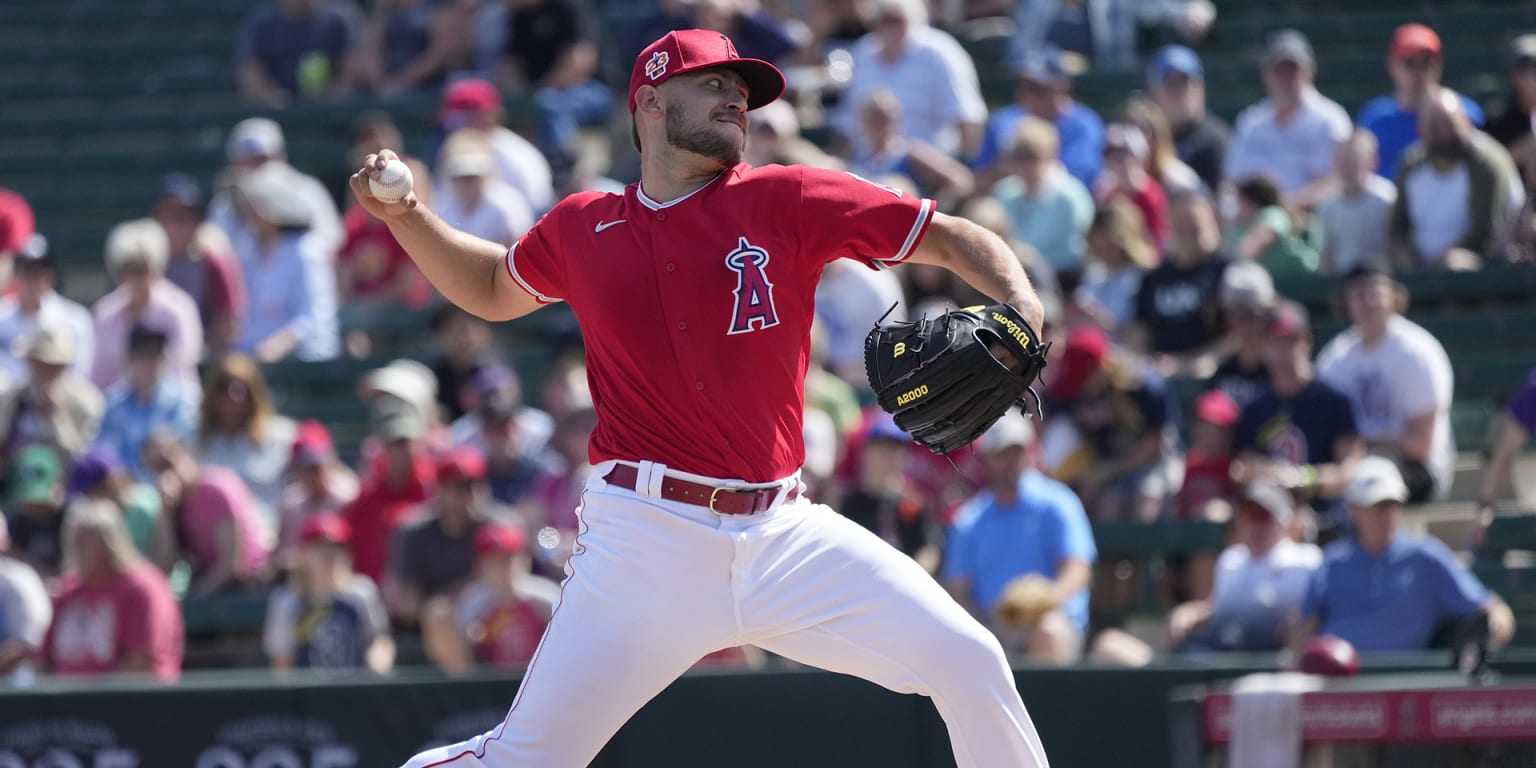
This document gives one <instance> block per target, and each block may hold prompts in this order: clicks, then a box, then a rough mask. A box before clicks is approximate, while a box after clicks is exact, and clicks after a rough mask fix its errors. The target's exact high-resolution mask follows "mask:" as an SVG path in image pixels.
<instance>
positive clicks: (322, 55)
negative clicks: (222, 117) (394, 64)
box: [235, 0, 358, 107]
mask: <svg viewBox="0 0 1536 768" xmlns="http://www.w3.org/2000/svg"><path fill="white" fill-rule="evenodd" d="M357 22H358V18H357V13H356V8H355V7H353V6H352V4H350V3H347V2H344V1H343V0H272V2H267V3H263V4H261V5H259V6H257V7H255V8H253V9H252V10H251V12H250V13H249V14H248V15H247V16H246V17H245V23H243V24H242V25H241V26H240V36H239V38H238V39H237V40H236V41H235V65H236V76H237V79H238V80H239V82H240V93H241V95H243V96H245V98H247V99H250V100H251V101H253V102H255V103H257V104H259V105H261V106H264V107H284V106H287V105H288V103H289V102H291V101H293V99H294V97H295V96H305V97H310V98H315V97H320V96H326V97H331V98H334V97H337V96H341V95H343V94H345V93H347V91H349V90H350V89H351V88H352V83H353V80H354V77H353V73H352V71H351V69H352V68H351V66H350V63H349V62H350V61H351V58H352V49H353V46H355V45H356V43H357Z"/></svg>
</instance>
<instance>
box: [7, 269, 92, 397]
mask: <svg viewBox="0 0 1536 768" xmlns="http://www.w3.org/2000/svg"><path fill="white" fill-rule="evenodd" d="M45 325H46V326H49V327H53V328H68V329H69V331H70V333H71V334H73V336H74V342H75V362H74V365H72V366H71V367H72V368H74V370H75V372H76V373H78V374H80V375H81V376H84V377H86V378H90V375H91V364H92V362H93V361H94V360H95V359H96V341H95V340H96V331H95V328H94V325H95V324H94V323H93V322H92V320H91V312H90V310H88V309H86V308H85V307H82V306H80V305H79V304H76V303H75V302H73V301H70V300H69V299H66V298H64V297H63V296H60V295H59V294H58V293H56V292H51V291H50V292H49V293H48V295H46V296H44V297H43V300H42V303H41V304H40V306H39V307H38V310H37V314H33V315H29V314H27V313H25V312H23V311H22V309H21V302H19V301H17V300H16V298H15V297H14V296H13V297H9V298H5V299H0V370H3V371H4V372H6V373H8V374H11V378H13V379H14V380H16V381H26V380H27V378H28V376H27V361H25V360H22V359H21V358H19V357H17V356H16V354H15V352H14V351H13V350H12V345H13V344H14V343H15V341H16V340H17V339H19V338H22V337H24V336H28V335H30V334H31V333H32V332H33V331H36V330H37V329H38V328H39V327H41V326H45Z"/></svg>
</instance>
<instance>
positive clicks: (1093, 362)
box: [1047, 325, 1109, 400]
mask: <svg viewBox="0 0 1536 768" xmlns="http://www.w3.org/2000/svg"><path fill="white" fill-rule="evenodd" d="M1066 346H1067V348H1066V351H1065V352H1063V353H1062V355H1061V362H1060V363H1058V364H1056V365H1054V366H1052V367H1053V368H1055V369H1056V376H1055V378H1053V379H1051V386H1050V387H1049V389H1048V390H1047V391H1048V392H1049V393H1050V395H1051V397H1053V398H1055V399H1056V400H1071V399H1072V398H1074V397H1077V393H1079V392H1081V391H1082V390H1083V385H1085V384H1087V383H1088V379H1090V378H1092V377H1093V375H1094V374H1095V373H1098V372H1099V369H1100V368H1102V367H1103V366H1104V358H1105V357H1106V356H1108V354H1109V336H1108V335H1107V334H1105V333H1104V331H1103V330H1101V329H1099V328H1098V327H1097V326H1092V325H1080V326H1078V327H1076V328H1073V329H1072V332H1071V333H1070V334H1068V335H1067V345H1066Z"/></svg>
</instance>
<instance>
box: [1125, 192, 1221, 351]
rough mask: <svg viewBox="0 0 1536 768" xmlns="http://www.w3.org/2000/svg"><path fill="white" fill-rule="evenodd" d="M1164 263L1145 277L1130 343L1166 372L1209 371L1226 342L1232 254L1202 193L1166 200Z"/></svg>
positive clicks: (1182, 195) (1142, 280) (1209, 204)
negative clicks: (1224, 306) (1225, 282)
mask: <svg viewBox="0 0 1536 768" xmlns="http://www.w3.org/2000/svg"><path fill="white" fill-rule="evenodd" d="M1168 225H1169V227H1168V231H1169V234H1168V247H1167V249H1166V251H1165V252H1164V254H1163V256H1164V260H1163V263H1161V264H1159V265H1157V266H1156V267H1154V268H1153V269H1151V270H1150V271H1148V272H1147V273H1146V274H1145V275H1143V276H1142V278H1141V288H1140V289H1139V290H1138V291H1137V292H1136V323H1137V325H1136V328H1135V330H1134V334H1133V339H1134V340H1133V342H1132V345H1131V346H1133V347H1135V348H1136V349H1138V350H1141V351H1144V352H1146V353H1149V354H1150V355H1151V356H1152V362H1153V363H1154V365H1155V366H1156V367H1157V369H1158V371H1159V372H1161V373H1162V374H1164V375H1170V374H1174V373H1180V372H1183V373H1192V374H1194V375H1196V376H1199V377H1202V378H1203V377H1205V376H1209V375H1210V372H1211V369H1212V368H1213V367H1214V366H1215V358H1214V355H1215V352H1216V351H1217V350H1218V349H1219V347H1220V346H1221V343H1222V323H1221V313H1220V311H1219V308H1218V305H1217V300H1218V298H1219V294H1218V287H1219V286H1220V285H1221V276H1222V273H1223V272H1224V271H1225V270H1226V269H1227V264H1228V263H1229V259H1228V256H1227V255H1226V254H1225V253H1223V252H1222V251H1221V230H1220V229H1219V228H1218V226H1217V224H1216V211H1215V210H1214V209H1213V208H1212V207H1211V201H1210V200H1209V199H1207V198H1205V197H1204V196H1202V195H1195V194H1179V195H1175V196H1174V197H1173V199H1172V200H1170V201H1169V205H1168Z"/></svg>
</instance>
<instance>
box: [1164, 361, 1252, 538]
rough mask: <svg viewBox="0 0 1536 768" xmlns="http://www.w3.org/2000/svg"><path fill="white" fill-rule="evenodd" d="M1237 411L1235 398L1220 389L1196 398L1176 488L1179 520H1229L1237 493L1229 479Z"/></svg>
mask: <svg viewBox="0 0 1536 768" xmlns="http://www.w3.org/2000/svg"><path fill="white" fill-rule="evenodd" d="M1237 414H1238V406H1237V401H1236V400H1233V399H1232V396H1231V395H1229V394H1227V393H1226V392H1223V391H1221V390H1219V389H1212V390H1210V391H1208V392H1206V393H1205V394H1203V395H1201V396H1200V397H1199V398H1198V399H1197V400H1195V407H1194V413H1193V414H1192V415H1193V416H1194V419H1193V420H1192V423H1191V424H1190V429H1189V450H1188V451H1185V452H1184V484H1183V487H1182V488H1181V489H1180V491H1179V501H1178V503H1179V510H1178V516H1179V518H1180V519H1183V520H1216V521H1222V522H1224V521H1226V520H1229V519H1231V517H1232V502H1233V501H1234V500H1235V499H1236V496H1237V484H1236V483H1234V482H1233V481H1232V455H1233V452H1234V450H1235V443H1236V434H1235V432H1236V431H1235V429H1234V427H1235V426H1236V424H1237Z"/></svg>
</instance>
